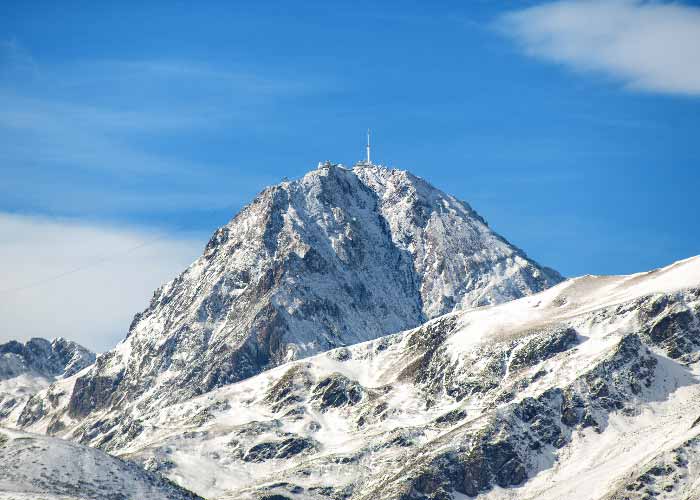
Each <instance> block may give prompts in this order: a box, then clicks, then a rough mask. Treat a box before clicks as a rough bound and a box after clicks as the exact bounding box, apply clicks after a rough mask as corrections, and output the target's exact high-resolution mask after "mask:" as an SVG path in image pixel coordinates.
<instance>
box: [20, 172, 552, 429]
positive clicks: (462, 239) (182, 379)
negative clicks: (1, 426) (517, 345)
mask: <svg viewBox="0 0 700 500" xmlns="http://www.w3.org/2000/svg"><path fill="white" fill-rule="evenodd" d="M562 279H563V278H562V277H561V276H560V275H559V274H558V273H556V272H555V271H553V270H551V269H547V268H543V267H540V266H539V265H538V264H537V263H535V262H534V261H532V260H531V259H529V258H528V257H527V256H526V255H525V253H523V252H522V251H521V250H519V249H518V248H516V247H514V246H513V245H511V244H510V243H508V242H507V241H506V240H505V239H503V238H502V237H501V236H499V235H498V234H496V233H495V232H494V231H492V230H491V229H490V228H489V227H488V225H487V224H486V222H485V221H484V219H483V218H482V217H480V216H479V215H478V214H477V213H476V212H475V211H474V210H473V209H472V208H471V207H470V206H469V205H468V204H467V203H465V202H462V201H459V200H457V199H456V198H454V197H453V196H450V195H448V194H445V193H443V192H442V191H440V190H438V189H436V188H434V187H432V186H431V185H430V184H428V183H427V182H426V181H424V180H422V179H420V178H418V177H416V176H414V175H412V174H410V173H408V172H406V171H401V170H390V169H386V168H382V167H378V166H372V165H359V166H357V167H355V168H352V169H348V168H344V167H342V166H340V165H331V164H329V163H327V164H324V165H320V166H319V168H318V169H316V170H313V171H311V172H309V173H308V174H307V175H305V176H304V177H303V178H301V179H298V180H294V181H290V182H282V183H281V184H278V185H275V186H272V187H269V188H267V189H265V190H264V191H263V192H262V193H260V194H259V195H258V196H257V197H256V198H255V200H253V202H252V203H251V204H250V205H248V206H246V207H244V208H243V209H242V210H241V211H240V213H239V214H238V215H236V217H234V218H233V220H231V221H230V222H229V223H228V224H226V225H225V226H223V227H222V228H220V229H218V230H217V231H216V232H215V233H214V235H213V236H212V238H211V240H210V241H209V243H208V244H207V245H206V248H205V249H204V253H203V255H202V256H201V257H200V258H199V259H197V260H196V261H195V262H194V263H193V264H192V265H191V266H190V267H189V268H188V269H186V270H185V271H184V272H183V273H182V274H181V275H180V276H178V277H177V278H175V279H174V280H173V281H171V282H169V283H167V284H166V285H164V286H163V287H161V288H159V289H158V290H156V292H155V293H154V295H153V299H152V300H151V303H150V305H149V306H148V308H146V310H144V311H143V312H141V313H139V314H137V315H136V317H135V318H134V321H133V323H132V325H131V327H130V329H129V332H128V335H127V337H126V339H125V340H124V341H123V342H121V343H120V344H119V345H118V346H117V347H116V348H115V349H114V350H112V351H110V352H108V353H106V354H104V355H102V356H100V357H99V358H98V359H97V362H96V363H95V365H94V366H93V367H92V368H91V369H90V370H89V372H87V373H85V374H82V375H81V376H80V377H78V378H77V379H76V380H75V381H74V383H73V384H72V385H71V387H66V388H65V390H67V391H69V392H70V403H69V405H68V407H67V409H66V413H65V415H64V419H67V420H70V421H78V420H80V419H83V418H85V417H87V416H89V415H91V414H94V413H95V412H100V413H102V412H104V411H107V412H112V413H110V414H111V415H114V417H113V419H110V418H106V419H103V420H102V421H101V424H100V429H85V436H84V437H83V438H81V439H83V440H90V438H89V436H92V435H93V434H95V433H97V434H102V433H104V432H106V430H107V429H110V428H113V427H115V426H120V428H121V427H123V426H124V425H129V424H127V423H128V422H132V421H134V420H133V419H134V418H135V417H134V416H135V415H137V414H139V413H140V412H141V411H143V410H145V409H147V408H154V407H163V406H166V405H169V404H173V403H177V402H181V401H184V400H186V399H188V398H191V397H193V396H197V395H199V394H202V393H206V392H208V391H211V390H212V389H215V388H217V387H221V386H223V385H226V384H231V383H234V382H238V381H241V380H244V379H246V378H249V377H251V376H254V375H256V374H258V373H260V372H261V371H263V370H265V369H268V368H272V367H275V366H277V365H280V364H282V363H285V362H289V361H292V360H296V359H301V358H305V357H308V356H311V355H314V354H317V353H319V352H323V351H327V350H329V349H333V348H336V347H341V346H349V345H353V344H356V343H358V342H363V341H367V340H370V339H375V338H378V337H381V336H383V335H387V334H390V333H395V332H398V331H401V330H406V329H409V328H413V327H416V326H419V325H420V324H422V323H424V322H425V321H427V320H429V319H432V318H435V317H438V316H440V315H443V314H445V313H449V312H451V311H455V310H462V309H469V308H471V307H475V306H484V305H491V304H498V303H502V302H505V301H509V300H512V299H516V298H519V297H523V296H526V295H530V294H532V293H536V292H539V291H541V290H544V289H546V288H548V287H550V286H552V285H555V284H557V283H559V282H561V281H562ZM46 408H47V405H46V404H43V403H40V402H38V401H33V402H31V404H30V405H28V406H27V408H26V411H25V412H24V413H23V415H22V417H21V420H22V422H23V423H24V424H31V423H32V422H34V421H36V420H39V419H41V418H42V416H43V414H44V413H45V412H46ZM134 422H135V421H134ZM133 425H134V426H136V427H135V428H134V430H132V431H131V432H137V431H138V430H137V427H138V425H137V424H136V423H134V424H133Z"/></svg>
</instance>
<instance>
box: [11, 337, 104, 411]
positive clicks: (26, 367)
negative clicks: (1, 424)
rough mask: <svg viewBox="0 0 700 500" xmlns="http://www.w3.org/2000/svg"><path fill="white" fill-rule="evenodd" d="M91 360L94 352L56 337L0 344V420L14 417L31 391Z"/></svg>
mask: <svg viewBox="0 0 700 500" xmlns="http://www.w3.org/2000/svg"><path fill="white" fill-rule="evenodd" d="M94 362H95V354H94V353H92V352H90V351H88V350H87V349H85V348H84V347H83V346H81V345H79V344H77V343H75V342H71V341H69V340H66V339H64V338H60V337H59V338H57V339H54V340H53V341H52V342H49V341H48V340H46V339H41V338H33V339H31V340H29V341H27V342H26V343H24V344H22V343H20V342H17V341H10V342H7V343H6V344H0V421H3V420H7V421H13V420H16V418H17V416H18V414H19V411H20V410H21V409H22V407H24V404H25V403H26V402H27V400H28V399H29V398H30V397H31V396H32V395H33V394H35V393H36V392H38V391H40V390H41V389H45V388H46V387H48V386H49V385H50V384H51V383H52V382H54V381H55V380H58V379H61V378H65V377H70V376H71V375H74V374H76V373H78V372H79V371H80V370H82V369H84V368H86V367H88V366H89V365H91V364H92V363H94Z"/></svg>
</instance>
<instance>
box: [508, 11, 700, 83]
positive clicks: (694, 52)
mask: <svg viewBox="0 0 700 500" xmlns="http://www.w3.org/2000/svg"><path fill="white" fill-rule="evenodd" d="M498 28H499V30H500V31H501V32H503V33H505V34H506V35H507V36H509V37H512V38H513V39H515V40H516V41H517V42H518V43H519V44H520V45H521V47H522V48H523V50H524V51H525V52H526V53H527V54H529V55H531V56H534V57H538V58H541V59H544V60H549V61H553V62H556V63H561V64H563V65H565V66H567V67H569V68H571V69H574V70H580V71H593V72H599V73H603V74H607V75H610V76H612V77H614V78H616V79H619V80H620V81H622V82H623V83H624V84H625V86H626V87H627V88H630V89H634V90H641V91H651V92H661V93H671V94H685V95H700V8H698V7H691V6H687V5H682V4H679V3H666V2H658V1H643V0H604V1H602V0H591V1H558V2H552V3H546V4H542V5H538V6H534V7H530V8H526V9H522V10H518V11H514V12H511V13H508V14H506V15H504V16H503V17H501V19H500V20H499V22H498Z"/></svg>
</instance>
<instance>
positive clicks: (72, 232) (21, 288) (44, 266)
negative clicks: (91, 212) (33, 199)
mask: <svg viewBox="0 0 700 500" xmlns="http://www.w3.org/2000/svg"><path fill="white" fill-rule="evenodd" d="M203 245H204V241H203V239H202V240H200V239H197V238H188V237H178V236H175V235H171V234H166V233H162V232H158V231H153V230H143V229H141V230H140V229H133V228H121V227H109V226H95V225H91V224H86V223H81V222H76V221H71V220H67V219H55V218H47V217H34V216H22V215H15V214H9V213H1V212H0V276H2V277H3V280H2V285H0V288H1V289H2V290H0V297H1V298H2V300H0V315H1V316H2V318H3V328H2V331H1V332H0V343H2V342H5V341H8V340H11V339H18V340H26V339H28V338H31V337H33V336H40V337H46V338H54V337H57V336H63V337H66V338H69V339H71V340H76V341H78V342H80V343H82V344H83V345H85V346H87V347H90V348H92V349H96V350H98V351H100V350H106V349H108V348H110V347H112V346H113V345H115V344H116V342H118V341H119V340H120V339H121V338H123V337H124V336H125V335H126V331H127V329H128V326H129V323H130V321H131V318H132V317H133V315H134V313H135V312H137V311H140V310H142V309H144V308H145V307H146V306H147V304H148V300H149V298H150V296H151V294H152V292H153V290H154V289H155V288H157V287H158V286H160V285H161V284H163V283H164V282H166V281H169V280H170V279H172V278H173V277H175V276H176V275H177V273H179V272H180V271H182V270H183V269H184V268H185V267H186V266H187V265H188V264H189V263H191V262H192V261H193V260H194V258H195V257H196V256H197V255H199V253H200V252H201V249H202V247H203Z"/></svg>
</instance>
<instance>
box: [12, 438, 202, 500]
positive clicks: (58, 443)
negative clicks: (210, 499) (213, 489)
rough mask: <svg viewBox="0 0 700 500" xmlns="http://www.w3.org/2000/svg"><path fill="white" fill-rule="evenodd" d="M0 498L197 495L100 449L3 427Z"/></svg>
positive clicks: (175, 499) (157, 499) (176, 498)
mask: <svg viewBox="0 0 700 500" xmlns="http://www.w3.org/2000/svg"><path fill="white" fill-rule="evenodd" d="M0 498H3V499H17V500H21V499H26V500H29V499H38V498H41V499H44V500H83V499H88V498H90V499H93V498H94V499H98V498H99V499H113V500H120V499H123V500H126V499H132V498H133V499H136V498H148V499H153V500H198V499H199V500H201V498H200V497H199V496H197V495H195V494H193V493H191V492H189V491H186V490H184V489H183V488H180V487H178V486H176V485H175V484H173V483H172V482H170V481H168V480H167V479H165V478H163V477H161V476H159V475H158V474H156V473H153V472H147V471H145V470H143V469H142V468H141V467H139V466H138V465H136V464H133V463H130V462H126V461H124V460H120V459H117V458H114V457H111V456H109V455H107V454H106V453H103V452H101V451H99V450H95V449H92V448H88V447H86V446H81V445H78V444H75V443H69V442H66V441H62V440H60V439H54V438H49V437H46V436H40V435H36V434H28V433H25V432H18V431H16V430H10V429H3V428H0Z"/></svg>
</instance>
